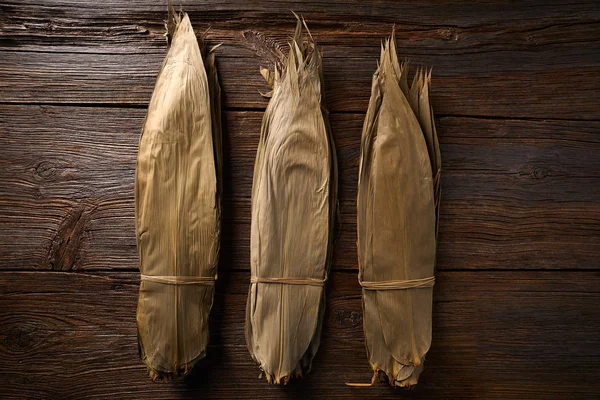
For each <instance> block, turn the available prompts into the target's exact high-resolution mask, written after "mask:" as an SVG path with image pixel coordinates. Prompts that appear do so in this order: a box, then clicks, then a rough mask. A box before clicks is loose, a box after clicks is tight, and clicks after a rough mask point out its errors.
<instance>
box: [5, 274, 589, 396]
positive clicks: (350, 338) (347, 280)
mask: <svg viewBox="0 0 600 400" xmlns="http://www.w3.org/2000/svg"><path fill="white" fill-rule="evenodd" d="M248 279H249V276H248V273H242V272H232V273H228V274H222V275H221V280H220V281H219V282H218V286H217V292H218V294H217V296H216V299H215V307H214V312H213V315H212V317H213V318H212V321H211V344H210V347H209V355H208V358H207V359H206V360H205V361H204V362H203V363H202V364H201V366H200V368H199V369H198V371H197V372H196V373H195V374H194V375H193V376H192V377H190V378H189V379H186V380H185V381H183V380H178V381H176V382H175V383H173V384H165V385H160V384H152V383H151V382H150V380H149V378H148V377H147V375H146V371H145V367H144V366H143V364H142V363H141V362H140V361H139V359H138V355H137V339H136V323H135V309H136V302H137V291H138V278H137V274H135V273H112V274H111V275H89V274H77V273H61V272H30V273H28V272H14V273H6V272H5V273H0V294H1V296H0V309H1V310H3V311H2V313H0V339H1V340H0V355H1V358H2V360H3V362H2V363H0V373H1V374H2V377H3V379H2V384H1V386H2V393H3V398H10V399H12V398H22V397H27V398H44V399H48V398H50V399H65V398H78V399H100V398H119V399H130V398H131V399H134V398H135V399H139V398H173V397H177V398H256V396H257V393H259V392H260V397H261V398H287V397H292V398H297V397H299V396H308V395H312V396H315V394H317V393H318V395H317V397H319V398H338V397H349V398H396V397H398V396H402V397H406V396H408V397H415V398H440V397H443V398H503V399H508V398H514V399H521V398H530V397H532V396H538V397H543V398H545V399H554V398H555V399H560V398H564V397H566V396H576V397H577V398H578V399H581V398H594V396H595V395H597V393H598V391H599V390H600V383H599V382H600V381H599V380H598V379H597V378H598V376H600V375H599V374H600V337H599V336H598V334H597V332H598V329H600V313H599V310H598V308H597V307H596V304H597V303H598V302H599V301H600V275H599V274H598V273H590V272H571V273H569V272H495V273H492V272H479V273H475V272H445V273H439V274H438V283H437V285H436V287H435V296H434V321H433V326H434V333H433V345H432V349H431V351H430V353H429V355H428V357H427V369H426V370H425V372H424V373H423V375H422V378H421V382H420V384H419V385H418V386H417V387H416V389H415V390H411V391H402V390H393V389H390V388H388V387H386V386H385V385H378V386H376V387H374V388H367V389H352V388H348V387H346V386H345V385H344V382H347V381H350V382H366V381H368V380H369V379H370V376H371V374H370V367H369V365H368V362H367V360H366V355H365V351H364V344H363V334H362V311H361V301H360V287H359V285H358V283H357V281H356V276H355V274H349V273H344V272H337V273H333V274H332V275H331V281H330V283H329V284H328V287H327V290H328V296H327V311H326V315H325V326H324V330H323V336H322V337H323V341H322V345H321V348H320V350H319V353H318V355H317V357H316V358H315V361H314V367H313V371H312V372H311V373H310V374H309V375H308V376H307V378H306V379H305V380H303V381H302V382H296V383H292V384H290V385H289V386H288V387H283V388H282V387H270V386H268V385H267V384H266V382H264V378H263V380H260V379H259V378H258V374H259V370H258V368H257V367H256V366H255V365H254V363H253V361H252V360H251V358H250V355H249V353H248V350H247V348H246V345H245V342H244V340H245V339H244V318H243V315H244V309H245V302H246V293H247V282H248ZM557 382H562V383H561V384H560V385H558V384H556V383H557Z"/></svg>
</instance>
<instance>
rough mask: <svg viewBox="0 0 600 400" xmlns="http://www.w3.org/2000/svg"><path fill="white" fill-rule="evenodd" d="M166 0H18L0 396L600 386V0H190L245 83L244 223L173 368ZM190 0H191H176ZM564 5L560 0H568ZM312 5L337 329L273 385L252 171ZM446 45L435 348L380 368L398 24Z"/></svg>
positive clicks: (231, 199)
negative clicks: (418, 367) (155, 189)
mask: <svg viewBox="0 0 600 400" xmlns="http://www.w3.org/2000/svg"><path fill="white" fill-rule="evenodd" d="M163 3H165V2H162V1H159V2H152V1H150V0H130V1H123V0H121V1H117V0H110V1H102V2H100V1H83V0H55V1H42V0H21V1H16V0H14V1H0V398H2V399H21V398H31V399H106V398H115V399H154V398H156V399H158V398H265V399H267V398H269V399H270V398H296V397H312V398H335V397H349V398H400V397H402V398H418V399H421V398H431V399H434V398H436V399H437V398H453V399H454V398H502V399H505V398H514V399H524V398H535V397H538V398H546V399H548V398H556V399H562V398H567V397H573V398H577V399H582V398H597V396H598V394H599V393H600V333H599V332H600V306H599V304H600V96H599V93H600V80H599V79H598V77H599V76H600V6H599V5H598V3H597V2H596V3H595V2H593V1H587V2H586V1H582V2H566V1H565V2H560V1H555V2H546V1H541V0H526V1H521V2H516V3H512V2H504V1H499V0H488V1H486V0H480V1H473V2H467V1H433V0H426V1H405V2H397V1H392V0H389V1H364V0H346V1H342V0H336V1H320V0H318V1H311V2H303V1H299V0H297V1H288V2H284V1H274V0H261V1H242V0H233V1H222V0H207V1H184V2H182V3H183V5H184V8H185V9H186V10H187V11H188V12H189V13H190V17H191V20H192V23H193V24H194V26H195V28H196V29H197V31H198V32H204V31H205V30H206V29H207V28H208V27H209V26H210V30H209V32H208V41H209V44H217V43H220V42H223V43H224V45H223V46H221V47H220V48H219V49H218V50H217V59H218V66H219V70H220V76H221V81H222V86H223V88H224V106H225V109H226V111H225V112H224V125H225V138H224V142H225V189H226V194H225V207H224V210H225V226H224V229H223V235H224V237H223V245H222V249H223V256H222V262H221V264H220V270H221V273H220V274H219V275H220V280H219V281H218V283H217V292H218V294H217V296H216V299H215V308H214V313H213V315H212V316H211V335H212V339H211V345H210V348H209V354H208V357H207V358H206V359H205V360H204V361H203V362H202V363H201V364H200V366H199V367H198V369H197V370H196V371H195V372H194V374H193V375H192V376H190V377H188V378H186V379H180V380H178V381H176V382H174V383H172V384H168V385H160V384H153V383H151V382H150V380H149V379H148V377H147V374H146V371H145V367H144V366H143V364H142V363H141V362H140V361H139V359H138V355H137V342H136V340H137V339H136V328H135V307H136V299H137V290H138V285H139V280H138V275H139V274H138V272H137V253H136V246H135V235H134V222H133V214H134V205H133V184H134V172H135V160H136V154H137V142H138V138H139V133H140V129H141V125H142V120H143V118H144V115H145V107H146V105H147V103H148V101H149V97H150V95H151V92H152V89H153V83H154V79H155V76H156V74H157V72H158V69H159V67H160V63H161V61H162V58H163V56H164V54H165V40H164V37H163V36H162V34H163V31H164V29H163V24H162V20H163V19H164V18H165V16H166V13H165V5H164V4H163ZM176 3H177V2H176ZM548 3H550V4H548ZM290 9H293V10H295V11H297V12H299V13H302V14H304V16H305V18H306V19H307V22H308V24H309V27H310V28H311V32H312V34H313V36H314V37H315V39H316V40H317V42H318V43H319V44H320V45H322V46H323V47H324V66H325V95H326V99H327V103H328V106H329V108H330V110H331V125H332V129H333V134H334V137H335V141H336V147H337V151H338V157H339V160H340V202H341V215H342V225H341V233H340V237H339V240H338V242H337V247H336V251H335V257H334V267H333V272H332V274H331V281H330V283H328V286H327V291H328V300H327V312H326V316H325V318H326V322H325V327H324V330H323V342H322V346H321V348H320V350H319V353H318V355H317V357H316V358H315V362H314V369H313V371H312V373H311V374H310V375H309V376H307V378H306V379H305V380H303V381H302V382H296V383H291V384H290V385H288V386H287V387H271V386H268V385H267V384H266V382H265V381H264V379H262V380H261V379H259V378H258V374H259V370H258V368H257V367H256V366H255V365H254V363H253V362H252V360H251V358H250V355H249V353H248V351H247V349H246V345H245V341H244V336H243V329H244V307H245V299H246V292H247V282H248V280H249V268H248V259H249V224H250V221H249V207H250V192H251V185H252V168H253V163H254V157H255V151H256V146H257V143H258V136H259V128H260V121H261V118H262V113H263V109H264V107H265V105H266V102H265V100H264V99H263V98H262V97H261V96H260V95H259V94H258V91H259V90H265V86H264V84H263V82H262V78H261V77H260V75H259V74H258V67H259V66H260V65H268V60H266V59H263V58H261V56H260V55H257V54H256V52H255V51H254V50H253V42H252V40H251V38H252V36H253V34H254V33H255V32H262V33H265V34H267V35H269V36H272V37H273V38H275V39H276V40H277V41H278V42H279V43H281V44H282V45H283V44H285V41H286V38H287V37H288V36H289V35H290V34H291V32H292V30H293V27H294V21H293V16H292V14H291V13H290V12H289V10H290ZM393 23H396V27H397V32H398V33H397V39H398V47H399V52H400V54H401V56H407V57H410V59H411V60H412V61H413V63H414V64H415V65H427V66H433V67H434V70H433V88H432V94H431V98H432V101H433V106H434V110H435V111H436V114H437V116H438V118H437V124H438V133H439V135H440V144H441V149H442V156H443V167H444V172H443V181H442V184H443V199H442V207H441V223H440V236H439V247H438V274H437V277H438V281H437V284H436V287H435V290H434V295H435V298H434V321H433V323H434V336H433V345H432V349H431V352H430V354H429V355H428V357H427V368H426V371H425V372H424V373H423V375H422V379H421V382H420V384H419V385H418V386H417V387H416V388H415V389H412V390H409V391H407V390H393V389H390V388H388V387H386V386H385V385H377V386H375V387H372V388H349V387H346V386H345V385H344V382H346V381H352V382H366V381H368V380H369V379H370V376H371V374H370V367H369V365H368V363H367V360H366V355H365V351H364V346H363V339H364V338H363V333H362V319H361V317H362V311H361V306H360V287H359V285H358V283H357V280H356V269H357V267H356V249H355V230H356V224H355V215H356V214H355V206H356V203H355V197H356V184H357V173H358V169H357V168H358V158H359V141H360V131H361V127H362V120H363V117H364V112H365V110H366V106H367V102H368V98H369V90H370V79H371V75H372V73H373V72H374V69H375V68H376V59H377V57H378V52H379V44H380V40H381V39H382V38H383V37H385V36H386V35H388V34H389V32H390V30H391V26H392V24H393Z"/></svg>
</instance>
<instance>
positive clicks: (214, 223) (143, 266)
mask: <svg viewBox="0 0 600 400" xmlns="http://www.w3.org/2000/svg"><path fill="white" fill-rule="evenodd" d="M167 29H168V40H169V45H170V46H169V49H168V52H167V56H166V58H165V60H164V62H163V64H162V67H161V69H160V72H159V74H158V78H157V80H156V86H155V88H154V93H153V94H152V99H151V100H150V105H149V107H148V113H147V115H146V120H145V121H144V127H143V131H142V136H141V138H140V143H139V153H138V160H137V171H136V182H135V206H136V207H135V217H136V218H135V222H136V236H137V244H138V252H139V258H140V272H141V274H142V275H141V284H140V293H139V301H138V309H137V327H138V343H139V351H140V357H141V359H142V360H143V361H144V363H145V364H146V366H147V367H148V371H149V374H150V376H151V378H152V379H153V380H159V381H166V380H169V379H171V378H174V377H176V376H178V375H180V374H183V375H185V374H187V373H188V372H189V371H190V370H191V369H192V367H193V366H194V364H195V363H196V362H197V361H198V360H200V359H201V358H203V357H204V356H205V354H206V347H207V344H208V336H209V332H208V318H209V314H210V310H211V307H212V303H213V296H214V291H215V288H214V284H215V279H216V277H217V260H218V257H219V244H220V231H221V195H222V190H221V186H222V185H221V115H220V113H221V111H220V88H219V84H218V80H217V71H216V68H215V58H214V53H213V52H212V51H211V52H207V51H206V50H205V48H204V43H203V40H202V39H197V38H196V35H195V34H194V30H193V28H192V25H191V24H190V20H189V17H188V16H187V14H183V15H177V14H175V12H174V10H173V7H172V5H170V4H169V19H168V21H167Z"/></svg>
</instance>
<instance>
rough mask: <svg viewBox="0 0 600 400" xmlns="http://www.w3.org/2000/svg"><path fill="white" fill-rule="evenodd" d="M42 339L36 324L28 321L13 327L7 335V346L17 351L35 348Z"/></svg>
mask: <svg viewBox="0 0 600 400" xmlns="http://www.w3.org/2000/svg"><path fill="white" fill-rule="evenodd" d="M40 340H41V339H40V337H39V336H38V335H37V329H36V327H35V325H33V324H30V323H27V322H25V323H20V324H19V325H16V326H13V327H11V328H10V329H9V330H8V332H7V333H6V337H5V343H6V347H7V348H8V349H10V350H12V351H15V352H23V351H25V350H28V349H30V348H33V347H35V346H36V345H37V344H38V343H39V342H40Z"/></svg>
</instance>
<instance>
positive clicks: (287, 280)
mask: <svg viewBox="0 0 600 400" xmlns="http://www.w3.org/2000/svg"><path fill="white" fill-rule="evenodd" d="M325 282H327V278H325V279H316V278H295V277H284V278H262V277H257V276H253V277H251V278H250V283H278V284H282V285H309V286H323V285H325Z"/></svg>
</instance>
